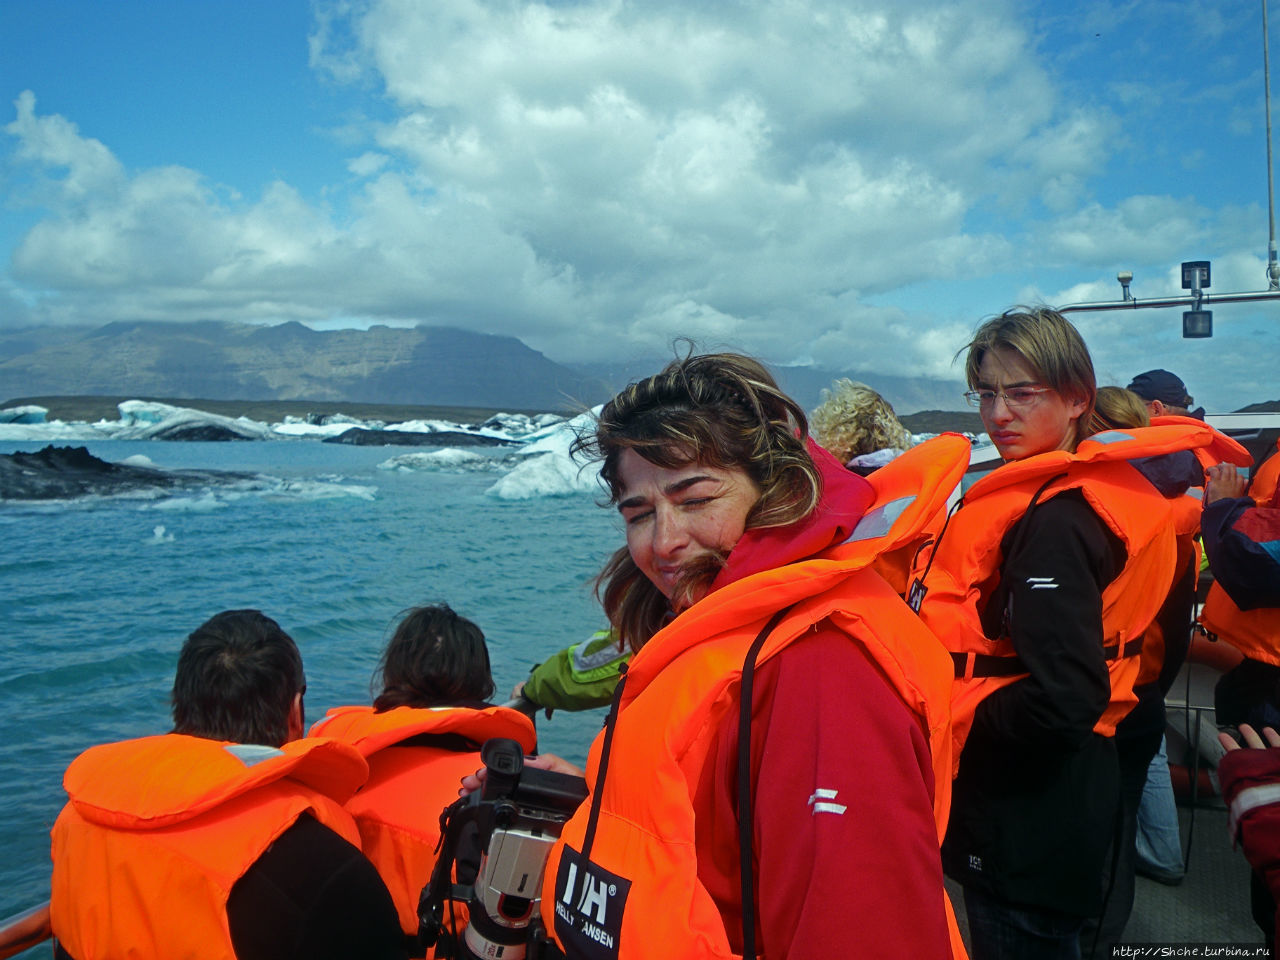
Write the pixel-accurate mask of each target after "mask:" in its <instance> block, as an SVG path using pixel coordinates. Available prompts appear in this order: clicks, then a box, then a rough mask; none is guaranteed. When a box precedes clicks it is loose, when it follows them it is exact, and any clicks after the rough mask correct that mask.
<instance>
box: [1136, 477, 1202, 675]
mask: <svg viewBox="0 0 1280 960" xmlns="http://www.w3.org/2000/svg"><path fill="white" fill-rule="evenodd" d="M1203 497H1204V489H1203V488H1201V487H1192V488H1191V489H1190V490H1188V491H1187V492H1186V493H1185V494H1183V495H1182V496H1180V497H1174V498H1173V499H1172V500H1170V501H1169V508H1170V510H1171V511H1172V514H1173V537H1174V544H1175V549H1176V551H1177V552H1176V556H1175V559H1174V570H1175V572H1174V582H1175V583H1176V582H1178V581H1179V579H1180V578H1181V577H1182V576H1190V577H1192V578H1195V577H1197V576H1198V575H1199V571H1200V557H1201V555H1202V554H1203V551H1204V548H1203V547H1202V546H1201V544H1200V509H1201V504H1202V503H1203ZM1178 571H1182V572H1181V573H1180V572H1178ZM1188 571H1190V572H1188ZM1185 612H1187V614H1188V615H1187V619H1186V624H1185V626H1186V629H1187V632H1188V634H1190V631H1191V627H1192V623H1191V617H1190V611H1185ZM1167 646H1168V644H1167V642H1166V639H1165V635H1164V628H1163V626H1162V625H1161V618H1160V617H1158V616H1157V617H1156V618H1155V619H1154V620H1152V621H1151V624H1150V625H1149V626H1148V627H1147V630H1146V632H1145V633H1144V634H1143V636H1142V660H1141V665H1140V667H1139V668H1138V678H1137V679H1136V680H1135V681H1134V686H1135V687H1141V686H1144V685H1145V684H1148V683H1154V682H1155V681H1156V680H1157V679H1158V678H1159V676H1160V671H1161V670H1162V669H1163V668H1164V659H1165V650H1166V648H1167Z"/></svg>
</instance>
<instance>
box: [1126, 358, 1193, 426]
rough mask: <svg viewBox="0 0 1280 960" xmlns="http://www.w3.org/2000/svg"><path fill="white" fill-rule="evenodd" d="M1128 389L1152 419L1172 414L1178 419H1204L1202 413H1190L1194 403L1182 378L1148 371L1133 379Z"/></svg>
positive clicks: (1164, 371) (1163, 371)
mask: <svg viewBox="0 0 1280 960" xmlns="http://www.w3.org/2000/svg"><path fill="white" fill-rule="evenodd" d="M1128 389H1130V390H1132V391H1133V392H1134V393H1136V394H1137V395H1138V396H1140V397H1141V398H1142V400H1143V402H1144V403H1145V404H1146V405H1147V413H1148V414H1150V415H1151V416H1153V417H1163V416H1165V415H1167V414H1172V415H1174V416H1178V417H1198V418H1199V419H1201V420H1203V419H1204V411H1203V410H1198V411H1196V412H1194V413H1193V412H1192V411H1191V405H1192V404H1193V403H1195V400H1194V399H1193V398H1192V396H1191V394H1189V393H1187V385H1186V384H1185V383H1183V382H1182V378H1181V377H1179V376H1178V375H1177V374H1173V373H1170V372H1169V371H1168V370H1148V371H1146V372H1145V373H1140V374H1138V375H1137V376H1136V377H1134V378H1133V382H1132V383H1130V384H1129V387H1128Z"/></svg>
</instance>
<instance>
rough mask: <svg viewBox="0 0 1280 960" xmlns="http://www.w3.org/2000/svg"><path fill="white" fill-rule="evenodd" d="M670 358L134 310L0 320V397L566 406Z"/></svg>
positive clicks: (905, 381) (807, 387)
mask: <svg viewBox="0 0 1280 960" xmlns="http://www.w3.org/2000/svg"><path fill="white" fill-rule="evenodd" d="M670 359H671V355H668V356H666V357H658V356H654V357H638V358H634V359H632V360H628V361H618V362H613V363H608V364H604V363H602V364H561V363H556V362H555V361H553V360H551V359H549V358H547V357H546V356H544V355H543V354H541V353H539V352H538V351H536V350H533V349H531V348H530V347H528V346H526V345H525V344H524V343H522V342H521V341H520V340H518V339H516V338H515V337H506V336H494V335H490V334H482V333H473V332H470V331H466V330H461V329H457V328H453V327H436V326H426V325H419V326H416V327H387V326H373V327H370V328H369V329H367V330H356V329H348V330H332V331H317V330H313V329H311V328H310V327H306V326H304V325H302V324H301V323H297V322H290V323H283V324H279V325H276V326H269V327H267V326H252V325H248V324H238V323H228V322H223V321H202V322H195V323H177V322H141V321H140V322H134V323H110V324H107V325H106V326H101V327H41V328H26V329H20V330H7V331H0V399H2V398H19V397H33V396H52V395H90V396H99V395H101V396H132V397H139V398H151V397H164V398H178V399H181V398H190V399H209V400H261V401H265V400H275V401H285V400H288V401H294V400H297V401H304V400H305V401H313V402H318V403H323V402H335V401H341V402H356V403H383V404H415V405H447V406H462V407H483V408H489V409H502V410H539V411H540V410H549V411H555V412H570V411H578V410H581V409H583V408H584V407H588V406H591V405H594V404H596V403H600V402H602V401H603V400H605V399H607V398H608V397H609V396H611V395H612V394H613V393H614V392H615V391H616V390H617V389H619V388H620V387H622V386H624V385H625V384H626V383H627V382H629V381H630V380H633V379H635V378H637V377H639V376H643V375H647V374H649V373H653V372H654V371H656V370H658V369H660V368H661V367H662V366H663V365H664V364H665V363H666V362H667V361H669V360H670ZM773 369H774V373H775V374H776V376H777V378H778V380H779V383H780V384H781V386H782V387H783V389H784V390H786V391H787V392H788V393H790V394H791V396H793V397H794V398H795V399H796V400H797V401H798V402H799V403H800V404H801V405H802V406H803V407H804V408H805V409H812V408H813V407H814V406H816V405H817V403H818V402H819V400H820V398H821V391H822V389H823V388H825V387H827V386H829V385H830V384H831V381H832V380H833V379H835V378H836V377H838V376H848V377H850V378H851V379H855V380H863V381H864V382H867V383H869V384H870V385H871V386H873V387H875V388H876V389H877V390H879V391H880V392H881V393H882V394H884V396H885V397H886V398H887V399H888V400H889V401H890V402H891V403H893V404H894V405H895V407H896V408H897V409H898V411H899V413H911V412H914V411H919V410H933V409H943V410H958V409H960V408H961V407H962V406H963V404H962V402H961V401H960V394H961V391H963V389H964V387H963V385H962V384H960V383H959V382H943V381H937V380H929V379H926V378H919V379H912V378H903V377H896V378H891V377H882V378H875V377H870V376H866V375H861V374H853V373H847V372H841V371H838V370H832V369H820V368H816V367H775V368H773Z"/></svg>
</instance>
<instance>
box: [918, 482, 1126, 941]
mask: <svg viewBox="0 0 1280 960" xmlns="http://www.w3.org/2000/svg"><path fill="white" fill-rule="evenodd" d="M1001 552H1002V554H1003V555H1004V557H1005V560H1004V562H1003V564H1002V566H1001V570H1000V574H1001V585H1000V588H999V589H997V590H995V591H994V592H993V593H992V594H991V596H992V600H991V601H990V602H988V604H987V609H984V610H982V611H980V612H981V614H982V621H983V627H984V631H985V632H986V633H987V635H988V636H991V637H995V636H997V635H998V634H999V632H1000V631H1001V630H1002V629H1003V628H1004V627H1005V625H1006V624H1007V627H1008V630H1009V636H1010V638H1011V640H1012V641H1013V646H1014V648H1015V650H1016V651H1017V654H1018V658H1019V659H1020V660H1021V661H1022V663H1023V665H1024V666H1025V667H1026V668H1027V670H1028V671H1029V676H1027V677H1025V678H1023V679H1021V680H1018V681H1016V682H1014V683H1011V684H1009V685H1008V686H1005V687H1002V688H1001V689H999V690H997V691H996V692H995V693H993V694H991V695H990V696H989V697H987V698H986V699H985V700H983V701H982V703H981V704H979V705H978V709H977V711H976V713H975V714H974V723H973V729H972V731H971V732H970V734H969V737H968V740H967V741H966V743H965V747H964V751H963V752H962V754H961V757H960V771H959V775H958V776H957V778H956V781H955V787H954V791H953V793H952V800H951V820H950V825H949V827H948V830H947V836H946V840H945V842H944V844H943V849H942V853H943V866H944V868H945V870H946V872H947V874H948V875H949V876H951V877H952V878H954V879H956V880H958V881H959V882H961V883H962V884H965V885H967V886H977V887H980V888H982V889H984V890H986V891H987V892H988V893H990V894H991V895H993V896H995V897H998V898H1000V899H1002V900H1005V901H1007V902H1009V903H1011V904H1014V905H1021V906H1029V907H1035V908H1041V909H1050V910H1056V911H1059V912H1062V913H1067V914H1073V915H1077V916H1082V917H1083V916H1091V915H1094V914H1096V913H1097V912H1098V911H1099V910H1100V909H1101V905H1102V904H1101V890H1100V885H1099V883H1098V877H1099V876H1100V874H1101V873H1102V869H1103V864H1104V862H1105V857H1106V851H1107V846H1108V844H1109V842H1110V840H1111V838H1112V834H1113V831H1114V828H1115V825H1116V816H1117V799H1118V792H1119V775H1118V770H1117V765H1116V753H1115V746H1114V744H1113V743H1112V741H1111V740H1110V738H1107V737H1102V736H1099V735H1097V734H1095V733H1094V732H1093V726H1094V724H1095V723H1097V721H1098V719H1099V718H1100V717H1101V716H1102V714H1103V712H1104V711H1105V710H1106V707H1107V704H1108V703H1109V701H1110V697H1111V683H1110V678H1109V676H1108V673H1107V664H1106V660H1105V658H1104V655H1103V652H1102V591H1103V590H1104V589H1105V588H1106V586H1107V585H1108V584H1109V583H1110V582H1111V581H1112V580H1114V579H1115V578H1116V576H1117V575H1118V574H1119V573H1120V570H1121V569H1122V568H1123V566H1124V561H1125V552H1124V548H1123V546H1122V545H1121V543H1120V541H1119V540H1118V539H1117V538H1116V537H1115V535H1114V534H1112V533H1111V531H1110V530H1109V529H1108V528H1107V527H1106V525H1105V524H1104V523H1103V522H1102V521H1101V520H1100V519H1099V518H1098V516H1097V514H1095V513H1094V512H1093V510H1092V509H1091V508H1090V507H1089V506H1088V505H1087V503H1086V502H1085V499H1084V496H1083V495H1082V494H1081V493H1080V492H1079V491H1075V490H1072V491H1066V492H1064V493H1061V494H1059V495H1058V496H1056V497H1053V498H1052V499H1051V500H1048V501H1046V502H1043V503H1040V504H1038V505H1037V506H1036V507H1035V508H1034V509H1033V510H1032V511H1031V513H1030V514H1028V516H1026V517H1024V518H1023V520H1021V521H1020V522H1019V523H1017V524H1015V525H1014V526H1013V527H1012V528H1011V529H1010V531H1009V533H1008V534H1006V536H1005V538H1004V540H1003V541H1002V543H1001ZM1032 578H1034V579H1032Z"/></svg>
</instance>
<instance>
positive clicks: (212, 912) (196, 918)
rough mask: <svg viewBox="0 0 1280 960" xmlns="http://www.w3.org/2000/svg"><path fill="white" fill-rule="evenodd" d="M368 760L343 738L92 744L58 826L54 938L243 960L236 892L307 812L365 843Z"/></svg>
mask: <svg viewBox="0 0 1280 960" xmlns="http://www.w3.org/2000/svg"><path fill="white" fill-rule="evenodd" d="M367 773H368V767H367V766H366V765H365V762H364V760H363V758H361V756H360V755H359V754H358V753H356V752H355V751H354V750H352V749H351V748H350V747H347V746H345V745H343V744H340V743H334V742H332V741H328V740H300V741H297V742H294V743H288V744H285V745H284V746H283V747H281V748H280V749H276V748H274V747H264V746H255V745H247V744H238V743H225V742H220V741H216V740H205V739H202V738H200V737H189V736H183V735H181V734H165V735H162V736H155V737H143V738H142V739H139V740H126V741H123V742H121V743H111V744H105V745H103V746H98V747H92V748H90V749H89V750H86V751H85V752H84V753H82V754H81V755H80V756H79V757H77V758H76V759H75V760H74V761H72V763H71V766H70V767H68V768H67V772H66V775H65V776H64V777H63V780H62V782H63V786H64V787H65V788H66V790H67V794H68V795H69V796H70V798H71V799H70V802H69V803H67V805H66V806H65V807H63V809H62V813H61V814H59V816H58V819H57V822H55V823H54V825H53V892H52V897H51V905H50V909H51V914H52V919H53V932H54V936H55V937H57V939H58V940H59V941H60V942H61V943H62V945H63V946H64V947H65V948H66V950H67V951H68V952H69V953H70V954H71V956H73V957H76V958H77V960H99V958H110V960H122V958H134V960H162V958H167V957H202V958H221V960H235V952H234V951H233V949H232V945H231V931H230V928H229V926H228V921H227V898H228V897H229V896H230V894H231V888H232V887H233V886H234V885H235V882H236V881H237V880H239V879H240V877H241V876H243V874H244V873H245V871H246V870H248V869H249V867H250V866H252V865H253V863H254V862H255V861H256V860H257V859H258V857H259V856H260V855H261V854H262V853H263V851H265V850H266V849H267V847H268V846H270V845H271V843H272V842H273V841H274V840H275V839H276V838H277V837H278V836H280V834H282V833H283V832H284V831H285V830H286V829H288V828H289V827H290V826H291V825H292V824H293V823H294V821H296V820H297V819H298V817H300V816H301V815H302V814H304V813H309V814H310V815H311V816H313V817H315V819H316V820H318V821H319V822H320V823H322V824H324V825H325V826H326V827H328V828H329V829H331V830H333V831H334V832H335V833H337V834H339V835H340V836H342V837H343V838H344V839H346V840H348V841H349V842H350V843H352V844H354V845H357V846H358V845H359V843H360V835H359V833H358V832H357V831H356V825H355V822H354V821H353V820H352V819H351V816H350V814H348V813H347V812H346V811H345V810H344V809H343V808H342V803H343V802H344V801H346V800H347V799H348V798H349V797H350V796H351V795H352V794H353V793H354V792H355V790H356V788H357V787H359V786H360V784H361V783H362V782H363V781H364V778H365V776H366V775H367Z"/></svg>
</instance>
